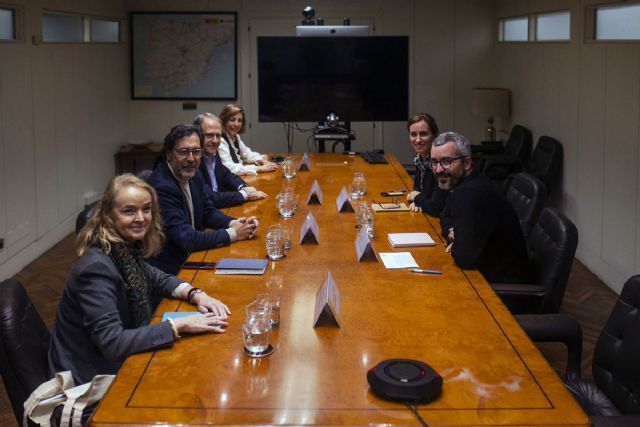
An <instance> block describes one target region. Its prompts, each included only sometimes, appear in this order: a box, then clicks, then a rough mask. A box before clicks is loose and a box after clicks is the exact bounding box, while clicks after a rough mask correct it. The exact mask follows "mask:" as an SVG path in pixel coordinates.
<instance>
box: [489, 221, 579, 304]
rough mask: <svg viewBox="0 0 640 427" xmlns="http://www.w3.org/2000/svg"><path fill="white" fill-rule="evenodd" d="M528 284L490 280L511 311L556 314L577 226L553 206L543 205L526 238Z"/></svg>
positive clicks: (574, 247)
mask: <svg viewBox="0 0 640 427" xmlns="http://www.w3.org/2000/svg"><path fill="white" fill-rule="evenodd" d="M527 246H528V250H529V266H530V274H531V279H532V280H531V283H492V284H491V287H492V288H493V289H494V291H495V292H496V293H497V294H498V296H500V298H501V299H502V301H503V302H504V303H505V304H506V305H507V307H509V310H511V312H512V313H514V314H522V313H557V312H558V310H560V305H561V304H562V298H563V296H564V290H565V288H566V287H567V280H568V279H569V273H570V272H571V265H572V264H573V259H574V257H575V254H576V248H577V246H578V229H577V228H576V226H575V225H574V224H573V222H571V220H570V219H569V218H567V217H566V216H564V215H562V214H561V213H560V212H558V211H557V210H555V209H553V208H544V209H543V210H542V211H541V212H540V216H539V217H538V221H537V222H536V224H535V225H534V226H533V228H532V229H531V233H530V234H529V238H528V239H527Z"/></svg>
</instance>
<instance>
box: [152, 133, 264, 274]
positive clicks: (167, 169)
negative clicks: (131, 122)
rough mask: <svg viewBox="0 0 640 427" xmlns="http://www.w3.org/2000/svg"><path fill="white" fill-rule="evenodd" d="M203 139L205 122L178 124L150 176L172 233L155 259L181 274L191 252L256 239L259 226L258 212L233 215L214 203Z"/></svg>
mask: <svg viewBox="0 0 640 427" xmlns="http://www.w3.org/2000/svg"><path fill="white" fill-rule="evenodd" d="M203 144H204V135H203V134H202V129H200V126H194V125H177V126H174V127H173V128H172V129H171V131H170V132H169V134H168V135H167V136H166V137H165V139H164V157H165V161H163V162H162V163H160V164H159V165H158V167H157V168H156V169H155V170H154V171H153V174H151V176H150V177H149V184H151V186H152V187H154V188H155V190H156V192H157V193H158V202H159V204H160V214H161V215H162V220H163V223H164V227H165V234H166V236H167V242H166V243H165V245H164V247H163V248H162V250H161V251H160V253H158V254H157V255H155V256H154V257H153V258H150V259H149V263H150V264H151V265H153V266H155V267H158V268H159V269H161V270H162V271H164V272H166V273H169V274H176V273H178V271H180V267H181V266H182V263H183V262H184V261H186V260H187V258H188V257H189V254H190V253H191V252H196V251H204V250H206V249H213V248H218V247H221V246H226V245H229V244H230V243H231V242H235V241H236V240H245V239H251V238H253V237H254V236H255V234H256V232H257V231H258V220H257V219H256V218H255V217H251V218H238V219H233V218H232V217H230V216H227V215H225V214H223V213H222V212H220V211H219V210H217V209H216V208H215V206H214V205H213V202H212V201H211V199H212V197H213V196H212V191H211V190H210V187H209V189H208V188H207V183H206V181H205V180H204V178H203V177H202V174H200V172H199V171H198V168H199V167H200V160H201V157H202V151H203V150H202V147H203ZM206 227H208V228H213V230H210V231H205V228H206Z"/></svg>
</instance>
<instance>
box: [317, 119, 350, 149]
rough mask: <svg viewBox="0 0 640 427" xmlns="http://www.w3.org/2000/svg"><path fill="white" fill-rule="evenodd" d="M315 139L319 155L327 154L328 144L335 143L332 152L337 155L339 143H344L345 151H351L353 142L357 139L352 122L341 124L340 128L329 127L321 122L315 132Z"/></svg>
mask: <svg viewBox="0 0 640 427" xmlns="http://www.w3.org/2000/svg"><path fill="white" fill-rule="evenodd" d="M313 139H314V140H315V142H316V144H317V147H318V153H324V152H325V149H326V146H325V143H326V142H333V145H332V146H331V152H332V153H335V151H336V145H338V144H339V143H342V145H343V147H344V150H343V151H351V141H353V140H355V139H356V134H355V132H354V131H352V130H351V123H350V122H340V123H339V124H338V126H327V125H325V124H324V123H323V122H319V123H318V125H317V126H316V128H315V129H314V131H313Z"/></svg>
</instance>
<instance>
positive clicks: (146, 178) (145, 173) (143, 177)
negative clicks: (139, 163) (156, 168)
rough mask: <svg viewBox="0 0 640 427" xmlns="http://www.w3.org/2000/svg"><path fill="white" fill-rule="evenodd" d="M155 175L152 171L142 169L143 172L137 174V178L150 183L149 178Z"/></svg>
mask: <svg viewBox="0 0 640 427" xmlns="http://www.w3.org/2000/svg"><path fill="white" fill-rule="evenodd" d="M152 173H153V170H151V169H142V170H141V171H139V172H137V173H136V176H137V177H138V178H140V179H141V180H143V181H149V177H150V176H151V174H152Z"/></svg>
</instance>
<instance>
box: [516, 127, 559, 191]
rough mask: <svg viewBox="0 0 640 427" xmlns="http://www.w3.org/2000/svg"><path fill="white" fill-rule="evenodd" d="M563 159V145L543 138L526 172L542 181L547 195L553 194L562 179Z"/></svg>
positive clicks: (535, 149)
mask: <svg viewBox="0 0 640 427" xmlns="http://www.w3.org/2000/svg"><path fill="white" fill-rule="evenodd" d="M562 157H563V151H562V144H560V142H559V141H558V140H556V139H554V138H551V137H550V136H541V137H540V139H538V143H537V144H536V146H535V148H534V149H533V154H532V155H531V160H530V161H529V163H528V164H527V166H526V168H525V171H526V172H527V173H529V174H531V175H533V176H535V177H536V178H538V179H539V180H540V181H542V182H543V183H544V185H545V186H546V187H547V193H548V194H551V193H552V192H553V190H554V189H555V188H556V184H557V183H558V178H559V177H560V170H561V169H562Z"/></svg>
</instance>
